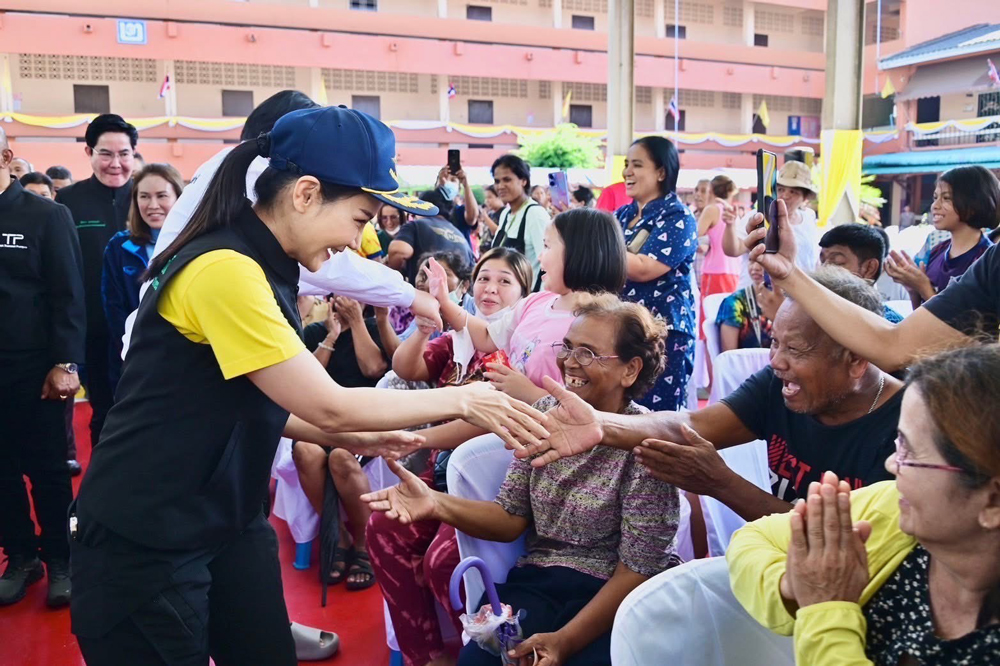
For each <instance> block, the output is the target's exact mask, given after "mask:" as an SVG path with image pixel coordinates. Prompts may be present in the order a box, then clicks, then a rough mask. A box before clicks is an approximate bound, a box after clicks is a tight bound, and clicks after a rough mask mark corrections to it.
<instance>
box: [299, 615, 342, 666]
mask: <svg viewBox="0 0 1000 666" xmlns="http://www.w3.org/2000/svg"><path fill="white" fill-rule="evenodd" d="M292 638H294V639H295V656H296V658H297V659H298V660H299V661H321V660H323V659H329V658H330V657H332V656H333V655H335V654H336V653H337V650H339V649H340V637H339V636H337V634H335V633H333V632H332V631H323V630H322V629H317V628H315V627H307V626H305V625H303V624H299V623H298V622H292Z"/></svg>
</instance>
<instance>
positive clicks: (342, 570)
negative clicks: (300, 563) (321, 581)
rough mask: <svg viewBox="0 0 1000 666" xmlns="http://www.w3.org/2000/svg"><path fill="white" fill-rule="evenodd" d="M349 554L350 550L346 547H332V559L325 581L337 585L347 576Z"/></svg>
mask: <svg viewBox="0 0 1000 666" xmlns="http://www.w3.org/2000/svg"><path fill="white" fill-rule="evenodd" d="M351 550H352V551H353V550H354V549H353V548H352V549H351ZM349 556H350V552H349V551H348V549H347V548H341V547H340V546H337V547H336V548H334V549H333V561H332V562H331V564H330V575H329V576H327V579H326V580H327V582H328V583H329V584H330V585H337V584H338V583H341V582H343V580H344V579H345V578H346V577H347V560H348V557H349Z"/></svg>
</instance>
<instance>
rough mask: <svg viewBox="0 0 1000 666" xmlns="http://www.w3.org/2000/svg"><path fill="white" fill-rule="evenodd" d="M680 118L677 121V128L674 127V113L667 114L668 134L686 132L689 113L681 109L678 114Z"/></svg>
mask: <svg viewBox="0 0 1000 666" xmlns="http://www.w3.org/2000/svg"><path fill="white" fill-rule="evenodd" d="M678 116H679V117H678V120H677V126H676V127H674V114H672V113H668V114H667V123H666V128H667V131H668V132H683V131H684V126H685V125H686V124H687V123H686V122H685V121H686V120H687V111H686V110H684V109H681V110H680V113H679V114H678Z"/></svg>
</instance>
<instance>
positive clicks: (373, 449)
mask: <svg viewBox="0 0 1000 666" xmlns="http://www.w3.org/2000/svg"><path fill="white" fill-rule="evenodd" d="M358 437H359V439H358V442H357V444H356V445H355V446H352V447H351V453H356V454H358V455H362V456H371V457H372V458H376V457H382V458H385V459H386V460H398V459H399V458H402V457H404V456H407V455H409V454H411V453H413V452H414V451H416V450H417V449H419V448H420V446H421V445H422V444H423V443H424V442H425V441H427V440H426V439H425V438H424V437H423V436H422V435H420V434H418V433H415V432H409V431H406V430H390V431H388V432H369V433H358Z"/></svg>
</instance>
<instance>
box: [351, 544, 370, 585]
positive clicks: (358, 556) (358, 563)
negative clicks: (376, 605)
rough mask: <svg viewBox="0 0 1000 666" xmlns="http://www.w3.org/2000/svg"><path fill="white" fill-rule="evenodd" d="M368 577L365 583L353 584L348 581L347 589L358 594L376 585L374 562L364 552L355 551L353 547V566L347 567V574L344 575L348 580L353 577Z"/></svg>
mask: <svg viewBox="0 0 1000 666" xmlns="http://www.w3.org/2000/svg"><path fill="white" fill-rule="evenodd" d="M358 575H363V576H365V575H366V576H368V578H367V579H365V580H363V581H357V582H352V581H350V580H348V581H347V589H348V590H350V591H351V592H358V591H360V590H367V589H368V588H369V587H371V586H372V585H374V584H375V570H374V569H372V561H371V558H370V557H369V555H368V553H367V552H366V551H363V550H355V549H354V547H353V546H352V547H351V565H350V566H349V567H347V573H346V574H345V575H344V579H345V580H346V579H348V578H350V577H351V576H358Z"/></svg>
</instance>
